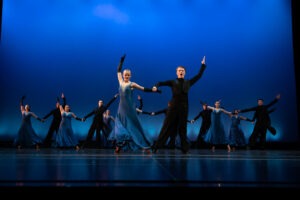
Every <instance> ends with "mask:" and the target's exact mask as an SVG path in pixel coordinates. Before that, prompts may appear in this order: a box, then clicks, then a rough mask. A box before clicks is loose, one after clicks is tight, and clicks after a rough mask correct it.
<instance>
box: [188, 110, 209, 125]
mask: <svg viewBox="0 0 300 200" xmlns="http://www.w3.org/2000/svg"><path fill="white" fill-rule="evenodd" d="M212 111H213V110H211V109H206V110H201V111H200V112H199V114H198V115H197V116H196V117H195V118H194V119H193V120H194V121H196V120H197V119H199V118H200V117H202V123H206V124H209V125H210V124H211V113H212Z"/></svg>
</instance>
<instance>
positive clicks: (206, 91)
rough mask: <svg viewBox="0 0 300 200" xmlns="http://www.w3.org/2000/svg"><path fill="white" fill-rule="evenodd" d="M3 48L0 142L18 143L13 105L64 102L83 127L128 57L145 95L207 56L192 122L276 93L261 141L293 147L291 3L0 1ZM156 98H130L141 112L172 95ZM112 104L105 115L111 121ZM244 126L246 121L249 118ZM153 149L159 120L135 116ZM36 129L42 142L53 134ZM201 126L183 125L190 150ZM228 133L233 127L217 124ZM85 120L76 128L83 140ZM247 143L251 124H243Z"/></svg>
mask: <svg viewBox="0 0 300 200" xmlns="http://www.w3.org/2000/svg"><path fill="white" fill-rule="evenodd" d="M2 12H3V13H2V14H3V15H2V37H1V45H0V66H1V69H0V70H1V71H0V72H1V75H0V76H1V94H2V95H1V96H2V97H1V100H0V103H1V111H0V140H12V139H13V138H14V137H16V134H17V131H18V128H19V126H20V123H21V114H20V110H19V99H20V97H21V96H22V95H24V94H25V95H26V96H27V98H26V100H25V103H28V104H30V105H31V107H32V111H33V112H35V113H36V114H37V115H39V116H41V117H42V116H44V115H45V114H47V113H48V112H49V111H50V110H51V109H53V108H54V106H55V101H56V97H57V96H60V95H61V93H62V92H63V93H64V94H65V96H66V98H67V101H68V104H70V106H71V109H72V111H73V112H74V113H75V114H77V115H78V116H80V117H83V116H84V115H85V114H87V113H88V112H90V111H91V110H92V109H93V108H95V107H96V106H97V102H98V100H99V99H102V100H104V102H108V100H109V99H111V98H112V97H113V95H114V94H116V93H117V91H118V81H117V74H116V70H117V65H118V62H119V59H120V57H121V56H122V55H123V54H124V53H126V54H127V57H126V60H125V63H124V68H130V69H131V70H132V81H134V82H137V83H138V84H140V85H142V86H145V87H151V86H153V85H154V84H155V83H156V82H157V81H163V80H168V79H173V78H176V72H175V69H176V67H177V66H178V65H183V66H185V67H186V69H187V74H186V78H191V77H192V76H194V75H195V74H196V73H197V72H198V70H199V68H200V65H201V60H202V58H203V56H206V63H207V69H206V71H205V73H204V74H203V77H202V78H201V79H200V80H199V82H197V83H196V84H195V85H194V86H193V88H192V89H191V90H190V94H189V103H190V110H189V118H190V119H191V118H193V117H195V116H196V115H197V114H198V112H199V111H200V110H201V109H202V107H201V104H200V100H202V101H206V102H208V104H210V105H214V102H215V101H216V100H219V99H221V100H222V106H223V107H224V108H225V109H227V110H229V111H231V110H232V109H234V108H240V109H243V108H248V107H252V106H256V105H257V98H263V99H264V100H265V103H269V102H270V101H272V100H273V99H274V98H275V96H276V95H277V94H278V93H280V94H281V96H282V98H281V99H280V101H279V102H278V103H277V104H276V105H275V107H276V111H275V112H274V113H272V114H271V118H272V124H273V126H274V127H276V129H277V131H278V133H277V135H276V136H273V135H271V134H268V135H267V139H268V141H279V142H295V141H298V125H297V122H298V119H297V117H298V116H297V107H296V84H295V72H294V70H295V68H294V57H293V35H292V14H291V2H290V1H288V0H260V1H253V0H244V1H239V0H228V1H219V0H189V1H184V0H176V1H169V0H161V1H153V0H144V1H130V0H128V1H126V0H123V1H122V0H111V1H108V0H107V1H105V0H103V1H100V0H40V1H36V0H22V1H20V0H3V10H2ZM162 91H163V93H162V94H154V93H143V92H141V91H136V92H135V94H136V95H138V94H139V95H141V96H142V97H143V99H144V110H147V111H157V110H159V109H163V108H165V107H166V106H167V102H168V100H169V99H170V98H171V92H170V90H169V88H167V87H166V88H162ZM117 105H118V100H117V101H116V102H115V103H113V104H112V106H111V107H110V110H111V111H112V114H113V115H115V114H116V110H117ZM244 116H247V117H250V118H252V116H253V112H250V113H245V114H244ZM140 119H141V122H142V124H143V126H144V128H145V130H146V131H147V133H148V134H150V135H151V137H153V138H154V139H155V138H156V137H157V135H158V133H159V130H160V127H161V124H162V121H163V119H164V116H163V115H160V116H146V115H140ZM50 121H51V120H50V119H48V120H47V121H46V122H45V123H40V122H38V121H36V120H33V126H34V128H35V129H36V131H37V133H38V134H39V135H40V136H41V137H45V135H46V133H47V129H48V127H49V125H50ZM200 122H201V120H198V121H196V123H195V124H189V125H188V136H189V138H190V139H191V140H194V139H195V138H196V137H197V133H198V131H199V126H200ZM224 122H225V124H226V128H227V129H229V123H230V120H229V118H228V117H224ZM90 124H91V119H88V120H87V121H85V122H79V121H73V128H74V131H75V133H76V134H77V135H78V136H79V137H80V138H81V139H83V138H85V136H86V134H87V131H88V128H89V126H90ZM242 128H243V129H244V131H245V134H246V137H247V138H248V137H249V136H250V134H251V131H252V129H253V124H251V123H249V122H243V123H242Z"/></svg>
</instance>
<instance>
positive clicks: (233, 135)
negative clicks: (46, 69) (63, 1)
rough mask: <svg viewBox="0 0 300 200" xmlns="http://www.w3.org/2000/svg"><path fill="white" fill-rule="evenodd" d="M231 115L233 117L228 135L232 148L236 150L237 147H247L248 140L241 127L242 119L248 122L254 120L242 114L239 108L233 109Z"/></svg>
mask: <svg viewBox="0 0 300 200" xmlns="http://www.w3.org/2000/svg"><path fill="white" fill-rule="evenodd" d="M229 116H230V118H231V125H230V130H229V136H228V140H229V145H230V147H231V148H232V150H235V149H236V148H242V147H246V145H247V142H246V138H245V134H244V131H243V130H242V128H241V120H245V121H248V122H252V120H250V119H248V118H247V117H244V116H240V115H239V114H238V110H237V109H235V110H233V111H232V112H231V114H230V115H229Z"/></svg>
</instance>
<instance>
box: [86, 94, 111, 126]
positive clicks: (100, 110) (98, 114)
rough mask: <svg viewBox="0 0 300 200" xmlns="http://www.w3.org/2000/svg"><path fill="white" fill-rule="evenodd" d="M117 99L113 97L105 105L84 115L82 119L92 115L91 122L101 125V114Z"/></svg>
mask: <svg viewBox="0 0 300 200" xmlns="http://www.w3.org/2000/svg"><path fill="white" fill-rule="evenodd" d="M116 99H117V96H114V97H113V98H112V99H111V100H110V101H109V102H108V103H107V104H106V105H102V106H101V107H99V106H98V107H97V108H95V109H94V110H93V111H92V112H90V113H88V114H87V115H85V116H84V117H83V118H85V119H87V118H89V117H90V116H92V115H94V118H93V121H94V122H96V123H103V113H104V112H105V111H106V110H107V108H108V107H109V106H110V105H111V104H112V103H113V102H114V101H115V100H116Z"/></svg>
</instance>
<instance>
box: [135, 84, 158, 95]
mask: <svg viewBox="0 0 300 200" xmlns="http://www.w3.org/2000/svg"><path fill="white" fill-rule="evenodd" d="M131 87H133V88H136V89H139V90H142V91H144V92H157V93H161V90H158V89H157V88H156V89H155V88H154V87H153V88H146V87H143V86H140V85H139V84H137V83H135V82H132V83H131Z"/></svg>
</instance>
